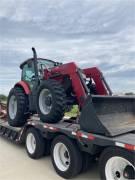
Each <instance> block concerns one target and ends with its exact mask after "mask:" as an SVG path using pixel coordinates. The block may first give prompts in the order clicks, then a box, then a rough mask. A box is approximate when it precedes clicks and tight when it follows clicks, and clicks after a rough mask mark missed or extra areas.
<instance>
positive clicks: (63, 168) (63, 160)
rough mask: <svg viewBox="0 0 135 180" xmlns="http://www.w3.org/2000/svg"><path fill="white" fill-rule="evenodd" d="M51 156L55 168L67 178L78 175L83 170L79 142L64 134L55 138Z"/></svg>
mask: <svg viewBox="0 0 135 180" xmlns="http://www.w3.org/2000/svg"><path fill="white" fill-rule="evenodd" d="M51 158H52V163H53V166H54V169H55V170H56V172H57V173H58V174H59V175H60V176H61V177H63V178H65V179H69V178H72V177H74V176H76V175H78V174H79V173H80V172H81V170H82V163H83V162H82V154H81V152H80V150H79V148H77V144H75V142H74V141H71V140H70V139H69V138H67V137H66V136H64V135H60V136H58V137H56V138H55V139H54V141H53V143H52V146H51Z"/></svg>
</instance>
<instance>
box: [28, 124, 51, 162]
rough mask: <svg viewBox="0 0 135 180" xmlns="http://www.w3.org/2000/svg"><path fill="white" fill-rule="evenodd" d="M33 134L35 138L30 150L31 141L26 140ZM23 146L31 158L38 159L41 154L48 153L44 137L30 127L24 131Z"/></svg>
mask: <svg viewBox="0 0 135 180" xmlns="http://www.w3.org/2000/svg"><path fill="white" fill-rule="evenodd" d="M31 134H32V135H33V136H34V138H35V149H34V150H33V152H32V151H31V150H30V148H31V142H29V141H30V140H28V137H29V135H31ZM25 148H26V151H27V153H28V156H29V157H30V158H32V159H39V158H41V157H42V156H45V155H48V142H47V140H46V139H44V138H43V137H42V136H41V134H40V132H39V131H38V130H37V129H35V128H33V127H31V128H29V129H28V130H27V133H26V141H25Z"/></svg>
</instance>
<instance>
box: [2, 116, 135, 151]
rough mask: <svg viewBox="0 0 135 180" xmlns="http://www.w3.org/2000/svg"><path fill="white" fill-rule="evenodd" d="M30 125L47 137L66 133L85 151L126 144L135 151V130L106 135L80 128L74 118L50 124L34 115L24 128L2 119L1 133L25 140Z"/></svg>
mask: <svg viewBox="0 0 135 180" xmlns="http://www.w3.org/2000/svg"><path fill="white" fill-rule="evenodd" d="M29 127H34V128H36V129H38V130H39V131H40V132H41V134H42V136H43V137H45V138H47V139H52V138H53V137H55V136H56V135H57V134H64V135H66V136H68V137H70V138H72V139H76V140H77V142H78V143H79V144H80V146H81V148H82V149H83V150H84V151H85V152H90V153H92V154H96V153H97V151H96V148H95V147H106V146H121V147H124V148H125V145H129V146H128V148H130V150H134V151H135V131H131V132H129V133H124V134H120V135H117V136H114V137H106V136H103V135H99V134H94V133H87V132H85V131H82V130H80V126H79V124H77V123H75V121H74V120H72V119H68V120H67V119H63V120H62V121H60V122H59V123H56V124H48V123H43V122H41V121H40V120H39V118H37V117H33V118H31V119H29V120H28V122H27V123H26V124H25V126H23V127H22V128H15V127H11V126H10V125H8V123H7V121H5V120H3V119H0V135H1V136H4V137H6V138H8V139H10V140H12V141H15V142H17V143H23V142H24V138H25V133H26V131H27V129H28V128H29ZM93 146H94V149H93Z"/></svg>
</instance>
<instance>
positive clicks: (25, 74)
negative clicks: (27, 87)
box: [22, 63, 35, 82]
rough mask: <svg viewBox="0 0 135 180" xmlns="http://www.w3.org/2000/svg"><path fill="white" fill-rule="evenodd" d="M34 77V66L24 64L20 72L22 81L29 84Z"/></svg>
mask: <svg viewBox="0 0 135 180" xmlns="http://www.w3.org/2000/svg"><path fill="white" fill-rule="evenodd" d="M34 76H35V72H34V64H33V63H28V64H25V65H24V67H23V71H22V80H24V81H27V82H31V81H32V78H33V77H34Z"/></svg>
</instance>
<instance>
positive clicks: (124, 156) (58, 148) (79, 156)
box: [0, 116, 135, 180]
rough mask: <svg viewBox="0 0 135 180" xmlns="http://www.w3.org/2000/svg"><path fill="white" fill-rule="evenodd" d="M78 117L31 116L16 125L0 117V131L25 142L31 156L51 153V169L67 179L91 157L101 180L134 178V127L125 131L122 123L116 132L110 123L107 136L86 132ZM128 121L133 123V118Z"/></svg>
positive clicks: (76, 172) (83, 167)
mask: <svg viewBox="0 0 135 180" xmlns="http://www.w3.org/2000/svg"><path fill="white" fill-rule="evenodd" d="M78 121H79V120H78V118H76V119H74V118H69V119H62V120H61V121H60V122H58V123H56V124H49V123H43V122H42V121H40V119H39V117H38V116H32V117H30V118H29V119H28V120H27V123H25V125H24V126H23V127H21V128H16V127H12V126H10V125H9V124H8V123H7V120H6V118H1V119H0V135H1V136H4V137H5V138H8V139H9V140H11V141H14V142H16V143H25V146H26V151H27V153H28V155H29V157H30V158H33V159H38V158H41V157H42V156H45V155H49V154H51V159H52V163H53V166H54V169H55V170H56V172H57V173H58V174H59V175H60V176H61V177H63V178H66V179H68V178H72V177H74V176H76V175H78V174H79V173H81V172H84V171H85V170H87V169H88V167H89V165H90V164H91V163H92V162H93V160H94V159H98V161H99V171H100V177H101V179H102V180H116V179H135V131H133V129H131V128H129V132H128V131H126V132H124V131H122V130H121V129H123V126H124V125H123V126H122V127H119V128H117V132H116V127H115V128H114V129H115V130H114V129H113V128H112V125H111V128H110V129H109V132H110V135H108V136H106V135H100V134H96V133H88V132H86V131H82V130H80V125H79V123H78ZM130 125H131V126H134V122H129V124H128V127H129V126H130ZM131 126H130V127H131ZM125 127H127V124H125ZM125 127H124V128H125ZM108 128H109V126H108Z"/></svg>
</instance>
